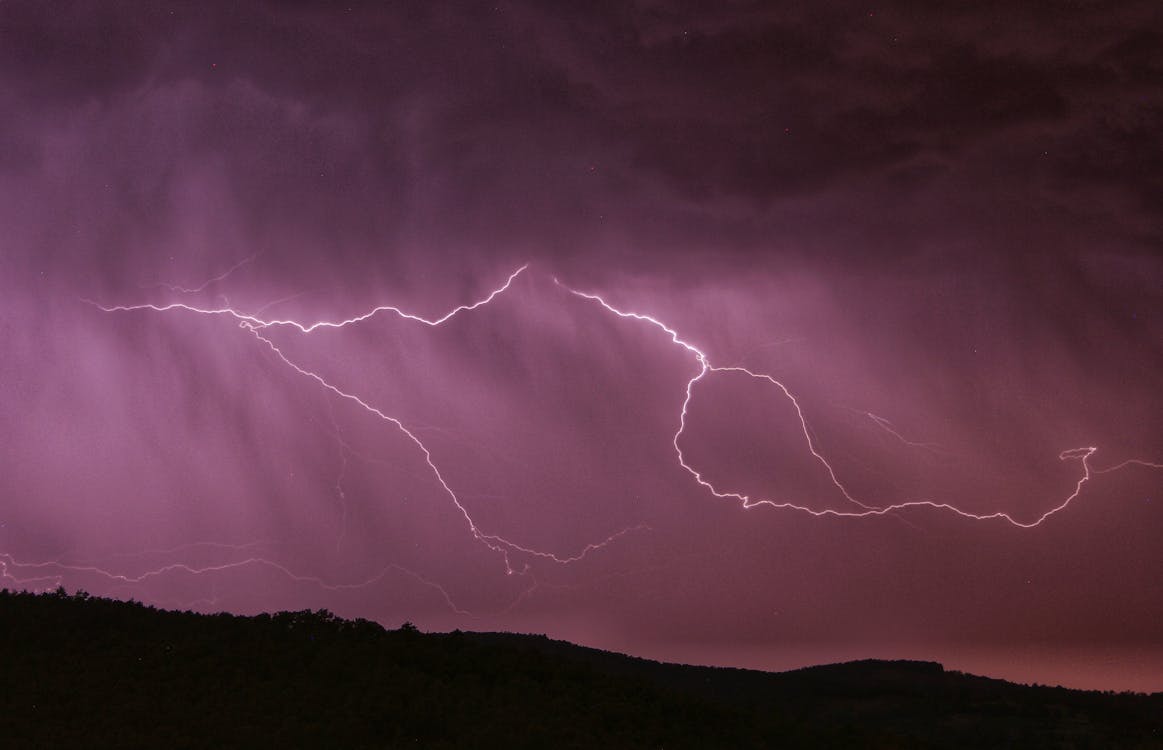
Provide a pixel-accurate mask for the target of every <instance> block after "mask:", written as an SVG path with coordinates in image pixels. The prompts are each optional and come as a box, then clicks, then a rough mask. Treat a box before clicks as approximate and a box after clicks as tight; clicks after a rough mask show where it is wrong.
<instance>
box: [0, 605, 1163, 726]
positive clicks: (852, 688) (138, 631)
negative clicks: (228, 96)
mask: <svg viewBox="0 0 1163 750" xmlns="http://www.w3.org/2000/svg"><path fill="white" fill-rule="evenodd" d="M0 689H2V691H3V693H2V695H0V747H4V748H23V747H53V748H70V747H156V748H178V747H215V748H225V747H275V748H293V747H327V748H364V747H504V748H520V747H537V748H542V747H544V748H560V747H666V748H677V747H859V748H866V747H886V748H897V747H905V748H907V747H975V748H976V747H981V748H985V747H990V748H992V747H1015V748H1019V747H1020V748H1029V747H1063V748H1066V747H1073V748H1085V747H1096V748H1098V747H1101V748H1107V747H1119V748H1122V747H1129V748H1136V747H1138V748H1163V693H1156V694H1154V695H1150V696H1147V695H1132V694H1121V695H1113V694H1107V693H1096V692H1082V691H1074V690H1065V689H1062V688H1048V687H1025V686H1020V685H1014V684H1011V683H1007V682H1003V681H1000V680H992V679H986V678H983V677H974V676H972V675H966V674H960V673H957V672H947V671H945V670H944V669H942V667H941V666H940V665H939V664H931V663H925V662H875V661H868V662H854V663H850V664H839V665H833V666H824V667H814V668H810V669H804V670H799V671H795V672H786V673H781V674H769V673H763V672H751V671H746V670H737V669H712V668H704V667H685V666H678V665H671V664H659V663H657V662H650V661H645V660H641V659H634V658H630V657H626V656H621V655H617V654H610V653H606V652H602V651H596V650H593V649H586V648H581V647H577V646H573V645H570V644H568V643H563V642H559V641H551V640H549V639H546V638H544V637H539V636H521V635H509V634H474V633H459V632H458V633H451V634H425V633H420V632H418V631H417V630H416V629H415V628H412V627H410V626H405V627H403V628H401V629H400V630H387V631H386V630H384V629H383V628H381V627H380V626H379V625H376V624H374V623H370V622H367V621H363V620H357V621H354V622H352V621H347V620H340V619H338V618H336V617H335V616H333V615H331V614H330V613H328V612H324V611H320V612H289V613H287V612H284V613H280V614H276V615H260V616H258V617H235V616H232V615H225V614H222V615H198V614H192V613H184V612H166V611H162V610H157V609H152V608H149V607H145V606H142V605H139V604H134V603H125V602H116V601H109V600H104V599H96V598H90V597H88V596H87V595H85V594H77V595H73V596H70V595H67V594H65V593H64V592H63V591H58V592H57V593H55V594H46V595H39V596H35V595H31V594H17V593H9V592H3V593H0Z"/></svg>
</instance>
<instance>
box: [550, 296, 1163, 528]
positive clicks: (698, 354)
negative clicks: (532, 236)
mask: <svg viewBox="0 0 1163 750" xmlns="http://www.w3.org/2000/svg"><path fill="white" fill-rule="evenodd" d="M554 282H555V283H557V284H558V286H561V287H562V288H563V289H565V290H566V291H568V292H570V293H571V294H574V295H576V296H578V297H581V298H583V299H586V300H590V301H591V302H596V303H597V304H598V305H600V306H601V307H603V308H604V309H605V310H606V311H608V312H610V313H612V314H614V315H616V316H618V317H619V318H623V319H630V320H636V321H640V322H643V323H647V324H649V325H651V326H654V327H655V328H658V329H660V330H662V331H663V332H665V333H666V334H667V336H668V337H669V338H670V340H671V341H672V342H674V343H675V344H677V345H678V346H681V347H682V348H684V349H686V350H687V351H689V352H690V353H691V354H693V355H694V357H695V360H696V361H697V363H698V365H699V371H698V373H697V374H696V375H695V376H694V377H692V378H691V379H690V380H688V381H687V384H686V396H685V398H684V399H683V402H682V408H681V410H680V413H679V426H678V430H677V431H676V432H675V433H674V438H673V440H672V442H673V444H674V450H675V454H676V455H677V456H678V463H679V465H680V466H682V468H683V469H685V470H686V471H687V473H689V474H690V475H691V476H692V477H693V478H694V480H695V481H696V482H697V483H698V484H699V485H701V486H702V487H704V488H705V489H706V490H707V491H708V492H710V493H711V494H712V495H714V496H715V497H718V498H721V499H729V500H737V501H739V502H740V503H741V504H742V506H743V507H744V508H754V507H756V506H759V505H767V506H770V507H772V508H780V509H788V510H797V511H800V512H803V513H808V514H810V515H813V516H816V517H822V516H834V517H841V518H865V517H870V516H883V515H887V514H890V513H893V512H895V511H901V510H907V509H910V508H930V509H934V510H944V511H949V512H951V513H955V514H956V515H959V516H961V517H963V518H968V519H972V520H975V521H987V520H992V519H1000V520H1004V521H1006V522H1008V523H1010V524H1012V525H1014V526H1018V527H1021V528H1026V529H1028V528H1033V527H1034V526H1038V525H1039V524H1041V523H1042V522H1043V521H1045V520H1046V519H1047V518H1049V517H1050V516H1052V515H1054V514H1055V513H1058V512H1059V511H1061V510H1064V509H1065V508H1066V506H1068V505H1070V503H1071V502H1072V501H1073V500H1074V499H1075V498H1076V497H1078V495H1079V494H1080V493H1081V492H1082V487H1083V485H1085V484H1086V483H1087V482H1088V481H1090V478H1091V474H1092V472H1093V473H1099V472H1094V471H1093V470H1092V469H1091V466H1090V463H1089V459H1090V457H1091V456H1092V455H1094V452H1095V451H1096V450H1098V448H1096V447H1094V446H1088V447H1085V448H1072V449H1070V450H1065V451H1062V452H1061V453H1060V454H1059V455H1058V458H1059V460H1061V461H1079V462H1080V463H1081V464H1082V477H1081V478H1079V480H1078V482H1077V483H1076V484H1075V486H1074V491H1073V492H1071V493H1070V494H1069V495H1068V496H1067V497H1066V499H1065V500H1063V501H1062V502H1060V503H1059V504H1058V505H1055V506H1054V507H1052V508H1050V509H1049V510H1047V511H1046V512H1044V513H1043V514H1042V515H1040V516H1038V517H1037V518H1036V519H1034V520H1033V521H1025V522H1023V521H1019V520H1018V519H1016V518H1014V517H1013V516H1012V515H1010V514H1009V513H1006V512H1003V511H997V512H994V513H971V512H969V511H966V510H962V509H960V508H957V507H956V506H954V505H951V504H949V503H943V502H935V501H932V500H910V501H907V502H901V503H894V504H892V505H885V506H872V505H867V504H865V503H863V502H861V501H860V500H858V499H856V498H855V497H854V496H853V495H852V493H851V492H849V491H848V488H847V487H845V485H844V484H843V483H842V482H841V481H840V480H839V478H838V477H837V476H836V472H835V470H834V469H833V468H832V465H831V464H830V463H829V462H828V460H827V459H826V458H825V457H824V455H823V454H821V453H820V451H819V450H817V448H816V445H815V443H814V441H813V440H812V435H811V431H810V430H809V429H808V424H807V420H806V419H805V417H804V412H803V409H802V408H801V407H800V403H799V401H798V400H797V399H796V397H795V396H794V395H793V394H792V393H791V391H789V390H788V388H787V386H785V385H784V384H783V383H781V382H780V381H778V380H776V379H775V378H773V377H772V376H770V375H766V374H764V373H757V372H753V371H752V370H749V369H747V368H745V367H717V366H714V365H712V364H711V362H710V359H709V358H708V357H707V355H706V353H705V352H703V351H702V350H701V349H699V348H697V347H696V346H694V345H693V344H691V343H690V342H688V341H686V340H685V339H683V338H682V337H681V336H680V335H679V333H678V331H677V330H675V329H674V328H671V327H670V326H668V325H666V324H665V323H663V322H662V321H660V320H658V319H657V318H654V317H652V316H650V315H644V314H642V313H636V312H626V311H624V310H620V309H618V308H616V307H614V306H613V305H611V304H610V303H609V302H607V301H606V300H605V299H603V298H602V297H601V296H600V295H597V294H592V293H589V292H582V291H578V290H576V289H571V288H570V287H567V286H565V285H564V284H562V283H561V282H560V281H558V280H557V279H554ZM723 372H736V373H741V374H743V375H746V376H748V377H751V378H757V379H759V380H765V381H767V382H769V383H771V384H772V385H774V386H775V387H776V388H778V389H779V390H780V392H782V393H783V395H784V396H785V397H786V398H787V399H788V401H790V402H791V404H792V406H793V407H794V409H795V412H796V416H797V417H798V419H799V423H800V430H801V432H802V433H803V435H804V440H805V442H806V444H807V447H808V451H809V452H810V453H811V454H812V456H814V457H815V459H816V460H817V461H819V462H820V464H821V465H822V466H823V467H824V469H825V471H826V472H827V474H828V477H829V478H830V479H831V481H832V484H833V485H834V486H835V487H836V489H837V490H839V492H840V494H841V495H843V496H844V498H845V499H846V500H848V501H849V502H851V503H853V504H854V505H857V506H859V507H860V508H861V510H858V511H846V510H836V509H834V508H826V509H823V510H815V509H812V508H809V507H807V506H804V505H798V504H796V503H792V502H786V501H778V500H772V499H768V498H752V497H751V496H750V495H746V494H743V493H740V492H732V491H730V490H720V489H719V488H718V487H716V486H715V485H714V484H712V483H711V482H710V481H708V480H707V479H706V478H704V476H703V475H702V473H701V472H700V471H699V470H698V469H696V468H694V467H693V466H691V465H690V464H689V463H688V462H687V460H686V456H685V455H684V454H683V450H682V446H681V445H680V440H681V439H682V436H683V433H684V432H685V431H686V421H687V414H688V409H689V406H690V402H691V398H692V394H693V390H694V386H695V383H697V382H699V381H700V380H703V379H704V378H705V377H706V376H707V375H708V374H710V373H723ZM869 416H870V417H873V415H871V414H869ZM873 420H874V421H875V422H876V423H877V424H880V425H881V426H882V427H884V426H885V423H882V420H883V418H875V417H873ZM894 433H895V431H894ZM898 437H899V435H898ZM902 439H903V438H902ZM1129 464H1140V465H1144V466H1151V467H1155V468H1163V465H1160V464H1154V463H1151V462H1147V461H1138V460H1131V461H1125V462H1123V463H1122V464H1119V465H1118V466H1114V467H1111V468H1109V469H1104V470H1103V472H1109V471H1114V470H1115V469H1118V468H1122V467H1124V466H1127V465H1129Z"/></svg>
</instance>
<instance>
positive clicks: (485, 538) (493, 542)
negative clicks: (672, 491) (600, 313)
mask: <svg viewBox="0 0 1163 750" xmlns="http://www.w3.org/2000/svg"><path fill="white" fill-rule="evenodd" d="M512 278H513V277H510V279H512ZM494 296H495V295H494ZM445 320H447V317H446V318H445ZM243 325H244V327H246V328H248V329H249V330H250V331H251V333H253V334H254V336H255V338H257V339H258V340H259V341H261V342H263V343H264V344H266V345H267V346H268V347H270V349H271V351H273V352H274V353H275V355H276V356H277V357H278V358H279V359H280V360H282V361H283V362H284V363H285V364H286V365H287V366H288V367H290V368H291V369H293V370H294V371H295V372H297V373H299V374H300V375H303V376H305V377H308V378H310V379H311V380H314V381H315V382H317V383H318V384H319V385H321V386H323V387H324V388H325V389H327V390H328V391H331V392H332V393H334V394H335V395H337V396H339V397H341V398H344V399H347V400H348V401H351V402H352V403H355V404H358V405H359V406H360V407H361V408H362V409H364V411H367V412H368V413H370V414H373V415H375V416H376V417H379V418H380V419H381V420H383V421H385V422H389V423H391V424H392V425H394V426H395V427H396V429H397V430H399V431H400V432H401V433H403V435H404V436H405V437H407V438H408V439H409V440H410V441H412V443H413V444H414V445H415V446H416V447H417V448H419V449H420V452H421V453H422V454H423V455H424V462H425V463H427V464H428V468H429V469H430V470H431V471H432V475H433V476H434V477H435V478H436V481H437V482H438V483H439V484H440V486H441V488H442V489H443V490H444V493H445V494H446V495H448V498H449V499H450V500H451V501H452V504H453V505H455V506H456V509H457V510H458V511H460V514H461V515H462V516H464V520H465V522H466V523H467V524H468V528H469V531H470V532H471V533H472V535H473V538H475V539H477V540H478V541H480V542H482V543H484V544H485V546H487V547H488V548H489V549H491V550H493V551H494V552H498V553H500V554H501V555H502V557H503V558H504V560H505V571H506V572H507V573H509V574H510V575H511V574H513V573H514V572H517V571H515V570H514V569H513V567H512V565H511V563H510V560H509V555H510V553H512V552H521V553H523V554H526V555H530V556H532V557H540V558H545V559H548V560H552V561H553V562H555V563H562V564H566V563H572V562H577V561H578V560H581V559H582V558H584V557H585V556H586V555H588V554H590V553H591V552H595V551H597V550H599V549H601V548H602V547H605V546H606V545H608V544H610V542H612V541H614V540H615V539H617V538H619V537H621V536H623V535H625V534H627V533H629V532H630V531H634V530H639V529H642V528H644V527H642V526H636V527H632V528H627V529H623V530H621V531H618V532H616V533H614V534H611V535H610V536H608V537H606V539H604V540H602V541H601V542H597V543H591V544H587V545H586V546H585V547H583V548H582V550H581V551H580V552H578V553H577V554H576V555H573V556H571V557H561V556H559V555H556V554H554V553H552V552H545V551H542V550H536V549H533V548H531V547H525V546H522V545H520V544H517V543H516V542H512V541H510V540H508V539H505V538H504V537H501V536H498V535H496V534H486V533H485V532H483V531H481V529H480V527H478V526H477V524H476V522H475V521H473V519H472V515H471V514H470V513H469V511H468V509H467V508H465V507H464V504H463V503H461V501H460V498H459V497H458V496H457V494H456V492H455V491H454V490H453V489H452V487H450V486H449V484H448V481H447V480H446V479H445V478H444V474H443V473H441V471H440V468H439V467H438V466H437V465H436V462H435V461H434V460H433V459H432V452H431V451H430V450H429V449H428V446H426V445H425V444H424V442H423V441H422V440H420V438H418V437H416V434H415V433H414V432H412V431H411V430H409V429H408V428H407V427H405V426H404V423H403V422H401V421H400V420H399V419H397V418H395V417H393V416H389V415H388V414H385V413H384V412H382V411H380V410H379V409H377V408H376V407H374V406H372V405H371V404H369V403H368V402H366V401H364V400H363V399H361V398H360V397H359V396H356V395H354V394H351V393H348V392H347V391H344V390H341V389H340V388H338V387H336V386H334V385H332V384H331V383H329V382H327V380H325V379H324V378H323V376H321V375H319V374H318V373H316V372H313V371H311V370H307V369H305V368H302V367H300V366H299V365H297V364H295V363H294V362H292V361H291V360H290V359H288V358H287V356H286V355H285V354H284V353H283V352H282V350H281V349H279V348H278V347H277V346H275V344H274V343H273V342H272V341H271V340H270V339H268V338H266V337H265V336H263V335H262V334H261V333H259V331H258V328H257V327H254V326H249V325H247V324H245V323H244V324H243ZM526 567H527V566H526ZM522 572H524V571H522Z"/></svg>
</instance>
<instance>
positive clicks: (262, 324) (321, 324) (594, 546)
mask: <svg viewBox="0 0 1163 750" xmlns="http://www.w3.org/2000/svg"><path fill="white" fill-rule="evenodd" d="M527 269H528V264H525V265H522V266H521V267H519V268H517V269H516V270H514V271H513V272H512V273H510V274H509V275H508V277H507V278H506V279H505V281H504V283H503V284H501V285H500V286H498V287H497V288H495V289H493V290H492V291H490V292H489V293H488V294H487V295H486V296H484V297H482V298H481V299H478V300H476V301H475V302H472V303H468V304H463V305H459V306H457V307H454V308H453V309H451V310H449V311H448V312H446V313H445V314H444V315H441V316H439V317H436V318H425V317H423V316H421V315H417V314H414V313H411V312H408V311H405V310H403V309H402V308H400V307H397V306H395V305H381V306H378V307H375V308H372V309H371V310H369V311H367V312H365V313H362V314H359V315H356V316H354V317H350V318H347V319H344V320H338V321H336V320H318V321H315V322H311V323H303V322H300V321H296V320H289V319H264V318H260V317H259V316H258V315H257V314H250V313H244V312H240V311H239V310H236V309H234V308H232V307H219V308H206V307H198V306H195V305H189V304H186V303H181V302H174V303H169V304H164V305H157V304H152V303H147V304H139V305H102V304H99V303H97V302H94V301H92V300H89V299H85V300H83V301H84V302H86V303H88V304H91V305H94V306H95V307H97V308H98V309H100V310H102V311H104V312H108V313H115V312H139V311H151V312H158V313H164V312H169V311H173V310H180V311H185V312H189V313H194V314H198V315H209V316H223V317H227V318H230V319H233V320H234V321H236V322H237V324H238V326H239V327H240V328H242V329H243V330H245V331H247V332H249V333H250V334H251V335H253V336H254V338H255V339H256V340H257V341H258V342H260V344H261V345H263V346H264V347H266V348H267V349H268V350H269V351H270V352H271V353H272V354H273V355H274V356H275V357H276V358H277V359H278V360H279V361H280V362H282V363H283V364H284V365H285V366H287V367H288V368H289V369H291V370H292V371H294V372H295V373H297V374H298V375H300V376H302V377H304V378H307V379H309V380H311V381H313V382H314V383H316V384H317V385H318V386H320V387H321V388H322V389H323V390H325V391H326V392H329V393H331V394H332V395H334V396H336V397H338V398H340V399H342V400H345V401H347V402H350V403H352V404H355V405H356V406H358V407H359V408H360V409H362V410H363V411H365V412H367V413H368V414H370V415H372V416H374V417H375V418H377V419H379V420H381V421H383V422H386V423H388V424H390V425H391V426H392V427H394V428H395V429H396V430H397V431H399V432H400V433H401V434H402V435H404V437H406V438H407V439H408V440H409V441H410V442H411V443H412V444H413V445H414V446H415V447H416V449H417V450H418V451H419V453H420V454H421V455H422V456H423V459H424V462H425V464H426V465H427V467H428V470H429V472H430V473H431V475H432V477H433V478H434V479H435V480H436V482H437V484H438V485H439V487H440V489H441V491H442V492H443V494H444V495H445V496H446V497H447V498H448V500H449V501H451V503H452V505H453V506H454V507H455V508H456V510H457V511H458V512H459V513H460V515H461V517H462V518H463V519H464V522H465V524H466V526H467V528H468V530H469V533H470V534H471V535H472V537H473V538H474V539H475V540H476V541H478V542H480V543H482V544H483V545H484V546H486V547H487V548H488V549H490V550H492V551H493V552H496V553H498V554H499V555H500V556H501V558H502V560H503V562H504V566H505V572H506V574H507V575H514V574H525V573H527V572H528V570H529V564H528V562H525V563H524V564H523V565H522V566H521V567H520V568H518V567H515V566H514V564H513V556H514V555H524V556H526V557H528V558H535V559H541V560H546V561H549V562H552V563H557V564H560V565H567V564H570V563H576V562H579V561H581V560H582V559H584V558H586V557H587V556H588V555H590V554H592V553H594V552H597V551H598V550H601V549H603V548H604V547H606V546H608V545H610V544H611V543H613V542H615V541H616V540H618V539H620V538H621V537H623V536H626V535H627V534H631V533H634V532H638V531H645V530H648V529H649V527H647V526H646V525H644V524H639V525H636V526H631V527H627V528H623V529H620V530H618V531H616V532H614V533H612V534H610V535H609V536H607V537H606V538H605V539H602V540H600V541H597V542H591V543H588V544H586V545H584V546H583V547H582V548H581V549H580V550H578V551H576V552H575V553H574V554H559V553H555V552H550V551H547V550H542V549H537V548H534V547H531V546H528V545H525V544H520V543H518V542H516V541H513V540H511V539H508V538H505V537H503V536H501V535H499V534H495V533H490V532H486V531H484V530H482V529H481V528H480V526H479V525H478V524H477V522H476V521H475V520H474V519H473V517H472V514H471V512H470V511H469V509H468V508H467V507H466V506H465V504H464V503H463V502H462V500H461V498H460V496H459V495H458V494H457V492H456V491H455V490H454V489H453V488H452V486H451V485H450V484H449V482H448V480H447V479H446V478H445V475H444V473H443V472H442V471H441V469H440V467H439V466H438V464H437V462H436V460H435V459H434V457H433V455H432V451H431V449H430V448H429V447H428V446H427V445H426V444H425V443H424V441H422V440H421V439H420V437H419V436H418V435H417V434H416V432H415V431H414V430H412V429H410V428H409V427H408V426H407V425H405V424H404V423H403V422H402V421H401V420H400V419H398V418H397V417H395V416H392V415H390V414H388V413H386V412H385V411H383V410H382V409H380V408H379V407H377V406H375V405H373V404H371V403H369V402H368V401H367V400H365V399H364V398H362V397H360V396H358V395H357V394H355V393H352V392H350V391H347V390H344V389H342V388H340V387H338V386H337V385H335V384H333V383H332V382H330V381H329V380H327V379H326V378H325V377H324V376H323V375H321V374H320V373H318V372H316V371H314V370H311V369H308V368H306V367H303V366H301V365H300V364H298V363H297V362H295V361H294V360H292V359H291V358H290V357H288V356H287V354H286V353H285V352H284V351H283V350H282V349H281V348H280V347H279V346H278V345H277V344H276V343H275V342H274V341H272V340H271V338H269V337H268V336H267V335H264V333H265V332H266V331H267V330H268V329H271V328H274V327H289V328H291V329H293V330H296V331H298V332H300V333H302V334H310V333H312V332H314V331H318V330H320V329H338V328H344V327H346V326H350V325H355V324H357V323H361V322H364V321H366V320H368V319H370V318H372V317H374V316H376V315H378V314H380V313H392V314H394V315H396V316H398V317H399V318H401V319H404V320H408V321H412V322H415V323H420V324H422V325H426V326H429V327H436V326H440V325H443V324H444V323H447V322H448V321H449V320H452V319H453V318H454V317H456V316H457V315H459V314H461V313H465V312H471V311H473V310H476V309H478V308H481V307H483V306H485V305H487V304H489V303H490V302H492V301H493V300H495V299H496V298H497V297H498V296H500V295H501V294H503V293H504V292H506V291H507V290H508V289H509V288H510V287H512V285H513V282H514V281H515V280H516V279H517V278H518V277H519V276H520V275H521V274H522V273H524V272H525V271H526V270H527ZM343 461H344V467H346V453H345V454H344V457H343ZM342 471H343V470H341V473H340V477H339V478H338V479H337V481H336V491H337V493H338V494H339V497H340V499H341V500H344V499H345V498H344V497H343V489H342V476H343V474H342ZM345 515H346V510H345ZM243 564H265V565H269V566H271V567H275V568H278V569H279V570H282V572H283V573H284V574H286V575H287V576H288V577H289V578H291V579H292V580H296V581H311V582H315V583H318V584H319V585H321V586H323V587H324V588H333V587H331V586H327V585H324V584H323V582H321V581H319V580H317V579H313V578H311V577H305V576H299V575H296V574H293V573H291V572H290V571H289V570H287V569H285V568H283V567H282V566H280V565H278V564H277V563H274V562H272V561H269V560H265V559H263V558H249V559H247V560H245V561H242V562H240V563H230V564H228V565H226V566H210V567H206V568H197V569H194V568H191V567H190V566H185V565H182V564H175V565H171V566H167V567H164V568H161V569H158V570H157V571H151V573H150V574H149V575H157V574H161V573H164V572H169V571H183V572H187V573H194V574H197V573H202V572H213V571H217V570H221V569H227V568H230V567H237V566H238V565H243ZM394 567H395V568H397V569H400V570H404V571H406V572H408V573H409V574H412V575H416V574H414V573H412V572H411V571H407V570H406V569H404V568H400V566H394ZM71 569H72V570H74V572H93V573H103V574H105V575H106V576H107V577H108V578H109V579H110V580H118V581H125V582H127V583H137V582H140V580H142V579H141V578H140V577H138V578H132V577H129V578H127V577H124V576H120V575H118V574H113V573H109V572H107V571H101V570H100V569H97V568H94V567H91V566H74V567H73V568H71ZM425 582H426V583H431V582H428V581H425ZM363 585H367V584H366V583H363V584H359V586H363ZM432 585H436V584H432ZM440 590H441V592H442V594H443V595H444V598H445V600H446V601H447V602H448V604H449V606H450V607H451V608H452V609H453V611H456V612H458V613H464V610H461V609H460V608H459V607H457V606H456V605H455V604H454V603H453V602H452V600H451V598H450V597H449V596H448V593H447V592H446V591H445V590H444V589H443V588H440Z"/></svg>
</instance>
